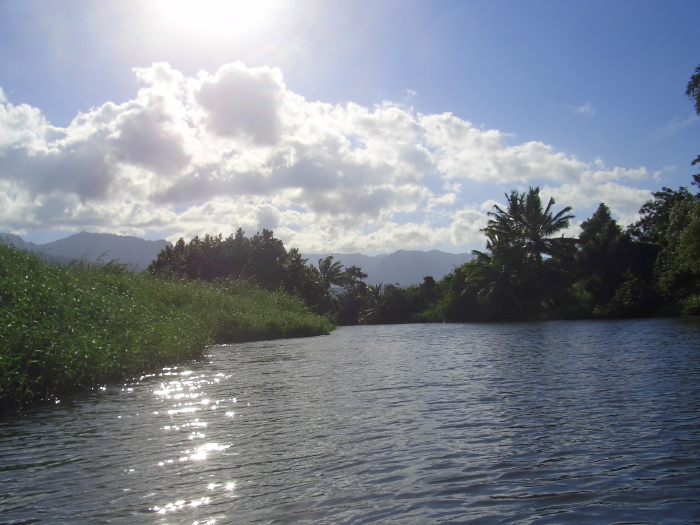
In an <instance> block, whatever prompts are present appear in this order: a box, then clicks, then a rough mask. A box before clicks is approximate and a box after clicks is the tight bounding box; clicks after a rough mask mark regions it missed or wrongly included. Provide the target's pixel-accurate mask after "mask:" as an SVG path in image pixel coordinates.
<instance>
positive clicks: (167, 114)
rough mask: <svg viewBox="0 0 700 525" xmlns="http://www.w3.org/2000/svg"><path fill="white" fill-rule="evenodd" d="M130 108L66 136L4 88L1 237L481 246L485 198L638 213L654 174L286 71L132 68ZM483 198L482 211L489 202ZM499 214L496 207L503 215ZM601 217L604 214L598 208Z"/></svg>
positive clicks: (328, 246)
mask: <svg viewBox="0 0 700 525" xmlns="http://www.w3.org/2000/svg"><path fill="white" fill-rule="evenodd" d="M134 72H135V75H136V77H137V79H138V80H139V82H140V83H141V88H140V89H139V91H138V93H136V95H135V96H134V98H133V99H132V100H129V101H127V102H124V103H122V104H114V103H111V102H107V103H105V104H103V105H102V106H100V107H97V108H94V109H92V110H90V111H88V112H86V113H81V114H79V115H77V116H76V118H75V119H74V120H73V121H72V122H71V123H70V125H68V126H67V127H65V128H57V127H54V126H52V125H51V124H50V123H48V122H47V121H46V119H45V118H44V116H43V115H42V113H41V111H40V110H39V109H37V108H33V107H30V106H28V105H26V104H20V105H12V104H10V103H9V102H8V101H7V99H6V97H5V95H4V94H3V93H2V91H0V205H1V206H2V209H1V210H0V231H2V230H9V231H29V230H33V229H44V230H46V229H64V230H77V229H86V230H90V231H111V232H113V233H123V234H131V235H141V234H143V233H144V232H146V231H157V232H162V235H164V236H167V237H168V238H170V239H171V240H174V239H177V238H178V237H180V236H182V237H185V238H190V237H193V236H194V235H202V234H204V233H210V234H213V235H216V234H218V233H223V234H225V235H227V234H228V233H231V232H232V231H235V229H236V228H238V227H239V226H240V227H242V228H243V229H244V230H246V231H248V232H250V233H253V232H255V231H257V230H259V229H261V228H272V229H274V230H275V233H276V235H277V236H278V237H279V238H281V239H283V240H284V241H285V242H289V243H292V245H293V246H297V247H299V248H300V249H302V251H306V252H313V251H327V250H328V251H330V250H335V251H342V250H351V251H365V252H367V251H372V250H374V251H390V250H392V249H399V248H408V247H413V248H421V247H423V248H429V247H433V246H435V245H436V244H441V245H443V246H447V245H450V246H452V247H454V248H457V249H461V248H463V249H470V248H471V247H472V246H473V245H474V244H476V245H480V244H481V241H482V234H481V233H480V232H479V230H480V228H482V227H483V226H484V224H485V213H486V212H487V211H488V210H489V209H490V206H488V207H487V208H483V207H481V208H480V207H479V206H478V205H475V204H474V203H473V202H469V201H467V200H466V199H467V198H468V197H469V198H473V194H474V192H473V187H474V186H475V185H479V187H480V188H481V189H482V190H483V188H484V187H487V188H488V187H492V188H493V193H494V197H500V195H501V194H502V192H503V189H502V187H503V186H504V185H509V186H511V187H513V186H516V187H523V186H525V187H526V186H527V185H541V184H548V185H549V187H550V189H551V192H552V193H553V194H555V195H557V200H558V202H570V203H571V204H572V205H574V206H578V205H581V204H594V201H604V202H606V203H607V204H608V205H610V206H611V208H613V210H617V211H618V213H620V214H621V216H623V215H624V216H626V217H627V216H631V214H633V213H636V211H637V209H638V207H639V204H641V202H643V201H644V200H645V198H646V196H647V195H648V192H645V191H643V190H637V189H635V188H633V187H631V186H626V185H625V184H624V183H623V181H625V180H627V181H640V180H645V179H647V178H648V177H649V174H648V173H647V172H646V170H644V168H638V169H635V170H630V169H624V168H617V167H616V168H612V169H608V168H606V167H605V166H604V164H603V163H602V161H597V162H594V163H593V165H588V164H586V163H584V162H582V161H580V160H578V159H577V158H576V157H574V156H571V155H567V154H564V153H562V152H557V151H555V150H554V149H553V148H552V146H550V145H547V144H544V143H541V142H536V141H531V142H526V143H522V144H513V145H511V144H509V141H512V140H513V137H511V136H509V135H507V134H504V133H502V132H500V131H498V130H493V129H491V130H484V129H479V128H477V127H475V126H473V125H472V124H471V123H470V122H468V121H465V120H462V119H460V118H458V117H456V116H454V115H451V114H449V113H446V114H438V115H425V114H421V113H419V112H416V111H415V110H414V109H413V108H407V107H404V106H402V105H397V104H392V103H383V104H381V105H378V106H375V107H372V108H367V107H363V106H359V105H357V104H352V103H349V104H342V105H333V104H327V103H323V102H309V101H307V100H306V99H304V97H302V96H301V95H299V94H296V93H293V92H291V91H290V90H289V89H288V88H287V86H286V85H285V83H284V79H283V77H282V74H281V72H280V71H279V70H277V69H274V68H266V67H260V68H248V67H246V66H245V65H243V64H241V63H235V64H228V65H225V66H223V67H221V68H220V69H219V70H218V71H217V72H216V73H214V74H210V73H206V72H200V73H199V74H197V75H196V76H194V77H187V76H185V75H183V74H182V73H180V72H179V71H177V70H175V69H173V68H172V67H170V66H169V65H168V64H164V63H159V64H154V65H153V66H151V67H147V68H138V69H135V70H134ZM479 200H482V199H479ZM491 204H492V203H491ZM595 204H597V202H595Z"/></svg>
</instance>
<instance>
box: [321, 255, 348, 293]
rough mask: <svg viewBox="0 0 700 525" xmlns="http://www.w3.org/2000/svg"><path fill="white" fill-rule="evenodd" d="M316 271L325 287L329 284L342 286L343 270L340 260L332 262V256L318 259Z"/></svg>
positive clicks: (343, 281)
mask: <svg viewBox="0 0 700 525" xmlns="http://www.w3.org/2000/svg"><path fill="white" fill-rule="evenodd" d="M318 271H319V272H320V273H321V278H322V279H323V283H324V284H325V285H326V288H330V287H331V285H336V286H342V285H343V284H344V283H345V270H344V267H343V265H342V264H341V262H340V261H335V262H333V256H332V255H329V256H328V257H326V258H325V259H319V260H318Z"/></svg>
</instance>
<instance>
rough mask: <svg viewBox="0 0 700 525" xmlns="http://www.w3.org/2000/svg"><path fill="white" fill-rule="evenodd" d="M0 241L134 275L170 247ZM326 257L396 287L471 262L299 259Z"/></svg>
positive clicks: (102, 238) (413, 257) (91, 238)
mask: <svg viewBox="0 0 700 525" xmlns="http://www.w3.org/2000/svg"><path fill="white" fill-rule="evenodd" d="M0 239H2V240H4V241H5V242H7V243H9V244H12V245H14V246H16V247H17V248H19V249H22V250H27V251H31V252H34V253H36V254H37V255H39V256H40V257H41V258H42V259H44V260H46V261H48V262H51V263H59V264H68V263H70V262H71V261H76V260H84V261H87V262H88V263H94V262H96V261H102V262H105V263H107V262H110V261H117V262H119V263H122V264H127V265H130V266H132V267H133V268H134V270H135V271H143V270H145V269H146V267H147V266H148V265H149V264H150V263H151V261H153V260H154V259H155V258H156V257H157V256H158V254H159V253H160V251H161V250H162V249H164V248H165V247H166V246H169V245H170V243H169V242H168V241H163V240H160V241H146V240H144V239H140V238H138V237H129V236H122V235H113V234H110V233H87V232H80V233H76V234H75V235H71V236H70V237H66V238H65V239H60V240H58V241H53V242H49V243H46V244H34V243H30V242H26V241H24V240H23V239H22V238H21V237H19V236H17V235H14V234H10V233H0ZM328 255H332V256H333V258H334V260H336V261H340V262H341V263H342V264H343V266H345V267H349V266H359V267H360V268H362V271H363V272H365V273H366V274H367V279H366V282H367V284H382V283H383V284H398V285H400V286H409V285H411V284H420V283H422V282H423V277H426V276H428V275H429V276H431V277H433V278H434V279H435V280H436V281H439V280H440V279H442V278H443V277H444V276H445V275H447V274H448V273H449V272H451V271H452V270H453V269H454V268H455V267H456V266H460V265H462V264H464V263H465V262H468V261H470V260H472V258H473V256H472V255H470V254H468V253H446V252H441V251H439V250H431V251H429V252H422V251H417V250H399V251H397V252H394V253H389V254H381V255H374V256H370V255H362V254H360V253H326V254H304V255H303V257H305V258H307V259H308V260H309V264H312V265H314V266H316V265H317V264H318V260H319V259H322V258H325V257H326V256H328Z"/></svg>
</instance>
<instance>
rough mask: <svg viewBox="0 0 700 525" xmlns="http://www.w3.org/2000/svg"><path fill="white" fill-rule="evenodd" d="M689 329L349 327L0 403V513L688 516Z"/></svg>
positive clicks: (192, 517)
mask: <svg viewBox="0 0 700 525" xmlns="http://www.w3.org/2000/svg"><path fill="white" fill-rule="evenodd" d="M699 334H700V329H699V328H698V326H697V325H696V324H692V323H686V322H683V321H673V320H654V321H643V322H641V321H639V322H637V321H626V322H605V323H592V322H571V323H546V324H536V323H535V324H514V325H411V326H398V327H397V326H386V327H353V328H341V329H338V330H336V331H335V332H334V333H333V334H332V335H331V336H328V337H321V338H313V339H301V340H290V341H275V342H264V343H253V344H244V345H232V346H220V347H213V348H212V349H211V350H210V355H208V356H206V358H205V359H203V360H201V361H200V362H197V363H191V364H189V365H187V366H184V367H176V368H168V369H165V370H163V371H161V372H160V373H157V374H150V375H147V376H143V377H141V378H137V379H135V380H134V381H131V382H129V383H127V384H125V385H120V386H110V387H108V388H107V389H106V390H100V391H97V392H94V393H92V394H87V395H82V396H76V397H74V398H69V399H63V400H61V403H60V404H59V405H56V406H52V407H43V408H39V409H36V410H34V411H32V412H31V413H30V414H28V415H27V416H25V417H18V418H8V419H5V420H3V421H0V451H1V454H2V456H1V457H2V462H1V463H0V482H2V487H3V491H2V494H0V509H2V521H3V522H7V523H36V522H70V523H101V522H109V523H134V522H138V523H168V524H173V523H187V524H193V523H198V524H203V523H207V524H209V525H214V524H216V523H218V524H223V523H232V522H238V523H290V522H307V523H311V522H313V523H348V524H350V523H357V524H360V523H392V522H393V523H453V524H455V523H543V524H546V523H601V522H607V523H697V522H700V481H698V480H700V396H699V393H700V374H699V372H700V345H699V341H700V338H698V335H699Z"/></svg>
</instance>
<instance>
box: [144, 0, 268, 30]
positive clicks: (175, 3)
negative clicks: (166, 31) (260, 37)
mask: <svg viewBox="0 0 700 525" xmlns="http://www.w3.org/2000/svg"><path fill="white" fill-rule="evenodd" d="M155 8H156V9H155V10H156V12H157V15H156V16H158V17H159V18H160V20H159V22H160V23H161V24H162V25H164V26H166V27H169V28H171V29H173V30H175V31H180V32H182V33H190V34H194V35H195V36H198V37H203V38H207V37H216V38H220V37H230V38H246V37H248V36H251V35H255V34H257V33H259V32H260V31H262V30H264V29H265V28H267V27H268V26H269V25H271V23H272V22H273V21H274V19H275V18H276V17H278V16H279V12H278V8H279V3H278V2H277V1H276V0H247V1H243V0H155Z"/></svg>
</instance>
